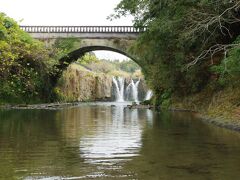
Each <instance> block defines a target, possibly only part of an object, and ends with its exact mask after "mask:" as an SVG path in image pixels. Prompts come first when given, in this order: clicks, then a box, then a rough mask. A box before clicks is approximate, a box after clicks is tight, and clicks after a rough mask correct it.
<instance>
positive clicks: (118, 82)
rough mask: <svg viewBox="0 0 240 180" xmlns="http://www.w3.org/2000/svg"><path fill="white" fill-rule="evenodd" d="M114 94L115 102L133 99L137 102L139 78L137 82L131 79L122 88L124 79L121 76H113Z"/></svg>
mask: <svg viewBox="0 0 240 180" xmlns="http://www.w3.org/2000/svg"><path fill="white" fill-rule="evenodd" d="M112 80H113V84H114V86H115V88H114V95H115V97H116V101H117V102H124V100H127V101H135V102H139V99H138V86H139V83H140V79H139V80H138V81H137V82H134V81H133V80H132V79H131V82H130V83H129V84H128V85H127V87H126V89H125V88H124V84H125V79H124V78H122V77H113V78H112Z"/></svg>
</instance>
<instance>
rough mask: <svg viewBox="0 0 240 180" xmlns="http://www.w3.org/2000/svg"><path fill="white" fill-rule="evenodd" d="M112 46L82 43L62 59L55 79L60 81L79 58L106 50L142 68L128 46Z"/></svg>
mask: <svg viewBox="0 0 240 180" xmlns="http://www.w3.org/2000/svg"><path fill="white" fill-rule="evenodd" d="M91 41H92V40H91ZM104 42H106V41H104ZM117 42H118V41H117ZM110 44H111V45H109V42H108V43H106V45H104V44H103V45H102V43H101V45H100V44H99V43H91V44H87V45H86V43H84V44H82V43H81V46H80V47H78V48H77V49H75V50H73V51H72V52H70V53H68V54H67V55H65V56H64V57H62V58H61V59H60V60H59V64H58V65H57V66H56V68H57V69H58V73H57V74H56V77H55V78H54V79H55V80H56V81H57V79H59V78H60V77H61V75H62V73H63V71H64V70H66V69H67V67H68V66H69V65H70V64H71V63H73V62H75V61H77V60H78V59H79V58H81V57H82V56H84V55H85V54H86V53H88V52H92V51H98V50H106V51H112V52H116V53H119V54H122V55H124V56H126V57H128V58H130V59H131V60H133V61H134V62H136V63H137V64H138V65H139V66H140V67H141V65H140V64H139V60H138V57H136V56H135V55H133V54H131V53H130V52H129V50H128V46H126V45H125V44H124V45H122V44H121V43H119V42H118V43H116V44H117V46H116V44H115V43H110Z"/></svg>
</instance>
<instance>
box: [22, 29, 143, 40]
mask: <svg viewBox="0 0 240 180" xmlns="http://www.w3.org/2000/svg"><path fill="white" fill-rule="evenodd" d="M21 29H22V30H24V31H26V32H28V33H30V34H31V35H32V36H33V37H35V38H38V39H45V38H68V37H78V38H110V37H116V38H130V39H131V38H136V36H137V35H138V34H139V33H141V32H144V31H145V30H146V27H134V26H21Z"/></svg>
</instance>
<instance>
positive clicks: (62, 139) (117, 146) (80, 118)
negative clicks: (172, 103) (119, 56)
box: [0, 103, 240, 180]
mask: <svg viewBox="0 0 240 180" xmlns="http://www.w3.org/2000/svg"><path fill="white" fill-rule="evenodd" d="M239 177H240V133H238V132H233V131H230V130H226V129H222V128H219V127H215V126H213V125H211V124H207V123H205V122H203V121H201V120H199V119H197V118H196V117H195V116H194V115H193V114H191V113H183V112H181V113H180V112H178V113H176V112H175V113H173V112H155V111H152V110H148V109H134V110H131V109H127V108H125V104H117V105H116V106H111V105H110V103H83V104H79V106H77V107H68V108H64V109H59V110H0V179H6V180H12V179H24V180H32V179H44V180H61V179H71V180H72V179H146V180H151V179H153V180H155V179H156V180H157V179H160V180H161V179H163V180H175V179H182V180H194V179H196V180H202V179H203V180H205V179H209V180H219V179H222V180H228V179H229V180H235V179H239Z"/></svg>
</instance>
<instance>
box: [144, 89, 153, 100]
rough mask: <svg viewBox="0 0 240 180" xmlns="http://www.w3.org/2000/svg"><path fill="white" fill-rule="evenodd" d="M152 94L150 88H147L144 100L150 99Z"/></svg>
mask: <svg viewBox="0 0 240 180" xmlns="http://www.w3.org/2000/svg"><path fill="white" fill-rule="evenodd" d="M152 96H153V92H152V91H151V90H148V92H147V94H146V97H145V100H150V99H151V98H152Z"/></svg>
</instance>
